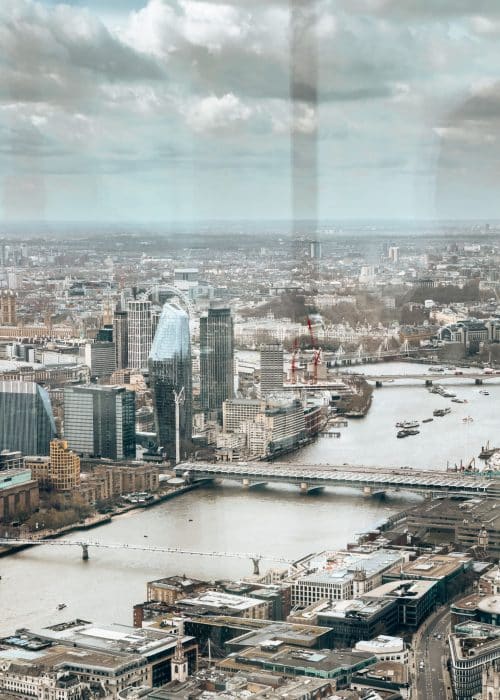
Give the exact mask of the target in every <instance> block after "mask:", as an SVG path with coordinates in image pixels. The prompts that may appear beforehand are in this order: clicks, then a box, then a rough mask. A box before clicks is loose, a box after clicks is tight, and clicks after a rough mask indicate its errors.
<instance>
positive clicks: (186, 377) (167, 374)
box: [148, 304, 192, 460]
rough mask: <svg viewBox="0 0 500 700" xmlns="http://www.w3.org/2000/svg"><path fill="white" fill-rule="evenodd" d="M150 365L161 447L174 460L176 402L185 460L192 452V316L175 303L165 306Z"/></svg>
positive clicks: (180, 438)
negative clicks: (190, 332)
mask: <svg viewBox="0 0 500 700" xmlns="http://www.w3.org/2000/svg"><path fill="white" fill-rule="evenodd" d="M148 366H149V380H150V386H151V391H152V393H153V402H154V412H155V425H156V434H157V438H158V444H159V446H161V447H162V448H163V451H164V453H165V454H166V456H167V457H168V458H169V459H171V460H175V457H176V446H177V437H176V402H177V404H178V411H179V436H178V437H179V441H180V445H179V447H180V455H181V457H184V456H185V455H186V454H187V453H189V452H190V450H191V435H192V379H191V371H192V370H191V341H190V334H189V317H188V315H187V314H186V313H185V312H184V311H183V310H182V309H180V308H179V307H178V306H176V305H174V304H165V305H164V307H163V310H162V313H161V316H160V319H159V321H158V328H157V330H156V334H155V337H154V341H153V345H152V347H151V353H150V355H149V361H148Z"/></svg>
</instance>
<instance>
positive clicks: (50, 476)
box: [25, 440, 80, 491]
mask: <svg viewBox="0 0 500 700" xmlns="http://www.w3.org/2000/svg"><path fill="white" fill-rule="evenodd" d="M25 465H26V467H27V468H29V469H31V474H32V476H33V478H34V479H36V480H37V481H38V483H39V485H40V486H42V487H45V488H53V489H54V490H55V491H74V490H75V489H77V488H78V486H79V485H80V457H78V455H76V454H75V453H74V452H72V451H71V450H70V449H68V443H67V442H66V440H52V441H51V443H50V457H26V459H25Z"/></svg>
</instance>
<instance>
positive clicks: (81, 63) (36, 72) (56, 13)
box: [0, 0, 162, 104]
mask: <svg viewBox="0 0 500 700" xmlns="http://www.w3.org/2000/svg"><path fill="white" fill-rule="evenodd" d="M0 44H1V46H2V52H1V59H0V60H1V67H2V79H1V81H0V99H3V100H5V101H9V100H10V101H20V102H40V101H46V102H51V101H55V102H57V101H59V102H62V103H65V104H72V103H74V102H75V101H79V100H81V101H83V100H88V99H90V98H91V97H92V96H93V95H94V94H95V91H96V87H97V86H98V85H99V83H100V82H102V81H105V82H108V81H109V82H119V81H127V82H136V81H147V80H159V79H161V78H162V71H161V69H160V67H159V66H158V64H157V63H156V62H155V61H154V60H152V58H151V57H150V56H146V55H144V54H140V53H139V52H137V51H135V50H134V49H133V48H132V47H130V46H128V45H126V44H124V43H123V42H121V41H120V40H119V39H117V38H116V37H115V36H113V35H112V34H111V33H110V32H109V30H108V29H107V28H106V27H105V26H104V24H103V23H102V22H100V21H99V19H98V18H96V17H95V16H94V15H92V14H91V13H90V12H88V11H86V10H77V9H75V8H71V7H69V6H67V5H57V6H55V7H53V8H47V7H45V6H44V5H42V4H41V3H40V2H35V0H2V3H1V6H0Z"/></svg>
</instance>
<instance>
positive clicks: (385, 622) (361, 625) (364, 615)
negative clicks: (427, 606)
mask: <svg viewBox="0 0 500 700" xmlns="http://www.w3.org/2000/svg"><path fill="white" fill-rule="evenodd" d="M289 619H290V620H294V621H299V620H302V621H304V622H306V621H309V624H316V625H318V626H320V627H326V628H328V629H329V630H330V640H331V645H332V647H334V648H336V647H353V646H354V645H355V644H356V643H357V642H359V641H361V640H363V639H373V638H375V637H378V636H380V635H388V634H392V633H393V632H395V631H396V629H397V627H398V610H397V604H396V601H394V600H385V599H381V598H370V596H361V597H360V598H354V599H352V600H337V601H334V602H332V601H329V600H324V601H320V602H318V603H313V604H312V605H310V606H308V607H307V608H305V609H304V610H303V611H302V612H301V613H297V614H295V615H291V616H290V617H289Z"/></svg>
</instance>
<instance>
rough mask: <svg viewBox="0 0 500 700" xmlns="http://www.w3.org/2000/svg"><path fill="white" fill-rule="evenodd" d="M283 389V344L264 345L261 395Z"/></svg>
mask: <svg viewBox="0 0 500 700" xmlns="http://www.w3.org/2000/svg"><path fill="white" fill-rule="evenodd" d="M281 389H283V346H282V345H280V344H279V343H272V344H269V345H263V346H262V347H261V349H260V395H261V396H267V395H268V394H272V393H273V392H275V391H280V390H281Z"/></svg>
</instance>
